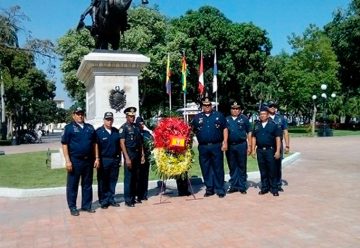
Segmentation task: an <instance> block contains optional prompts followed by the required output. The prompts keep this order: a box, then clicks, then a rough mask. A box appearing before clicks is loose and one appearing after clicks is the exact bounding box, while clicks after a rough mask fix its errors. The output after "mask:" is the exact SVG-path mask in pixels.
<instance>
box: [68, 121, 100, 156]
mask: <svg viewBox="0 0 360 248" xmlns="http://www.w3.org/2000/svg"><path fill="white" fill-rule="evenodd" d="M95 142H96V135H95V129H94V127H93V126H92V125H90V124H88V123H84V127H83V128H81V127H80V126H79V124H77V123H76V122H74V121H73V122H71V123H69V124H67V125H66V126H65V129H64V133H63V135H62V137H61V143H62V144H63V145H68V150H69V156H70V157H85V156H90V155H93V151H94V149H93V144H95Z"/></svg>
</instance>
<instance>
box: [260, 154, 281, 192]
mask: <svg viewBox="0 0 360 248" xmlns="http://www.w3.org/2000/svg"><path fill="white" fill-rule="evenodd" d="M256 155H257V160H258V165H259V170H260V178H261V191H265V192H267V191H269V190H270V191H271V192H272V193H275V192H278V187H277V183H276V175H277V171H276V164H275V157H274V155H275V150H274V148H272V147H269V148H267V149H265V150H264V149H261V148H257V149H256Z"/></svg>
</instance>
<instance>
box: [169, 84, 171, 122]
mask: <svg viewBox="0 0 360 248" xmlns="http://www.w3.org/2000/svg"><path fill="white" fill-rule="evenodd" d="M170 84H171V81H170ZM169 110H170V117H171V92H170V94H169Z"/></svg>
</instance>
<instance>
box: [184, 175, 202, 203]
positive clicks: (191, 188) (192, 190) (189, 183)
mask: <svg viewBox="0 0 360 248" xmlns="http://www.w3.org/2000/svg"><path fill="white" fill-rule="evenodd" d="M190 178H191V177H189V176H188V178H187V181H188V186H190V192H191V195H192V197H193V199H186V201H196V200H202V199H204V198H202V197H200V198H197V197H196V196H195V194H194V189H193V187H192V185H191V180H190Z"/></svg>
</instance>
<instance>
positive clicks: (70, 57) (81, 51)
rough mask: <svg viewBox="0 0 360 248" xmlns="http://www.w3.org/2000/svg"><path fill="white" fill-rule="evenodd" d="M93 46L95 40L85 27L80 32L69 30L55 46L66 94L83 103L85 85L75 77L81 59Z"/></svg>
mask: <svg viewBox="0 0 360 248" xmlns="http://www.w3.org/2000/svg"><path fill="white" fill-rule="evenodd" d="M94 48H95V41H94V39H93V38H92V37H91V35H90V33H89V31H88V30H87V29H82V30H81V31H80V32H76V31H75V30H69V31H68V32H67V33H66V34H65V35H64V36H63V37H61V38H60V39H59V40H58V44H57V47H56V51H57V53H58V54H59V55H60V61H62V64H61V66H60V70H61V72H62V73H63V79H62V81H63V83H64V85H65V89H66V91H67V92H68V95H69V96H70V97H71V98H72V99H73V100H75V101H77V102H79V103H81V104H84V103H85V86H84V84H83V83H82V82H81V81H79V80H78V78H77V77H76V72H77V69H78V68H79V66H80V63H81V59H82V58H83V57H84V56H85V55H86V54H88V53H89V52H90V51H91V50H92V49H94Z"/></svg>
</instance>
